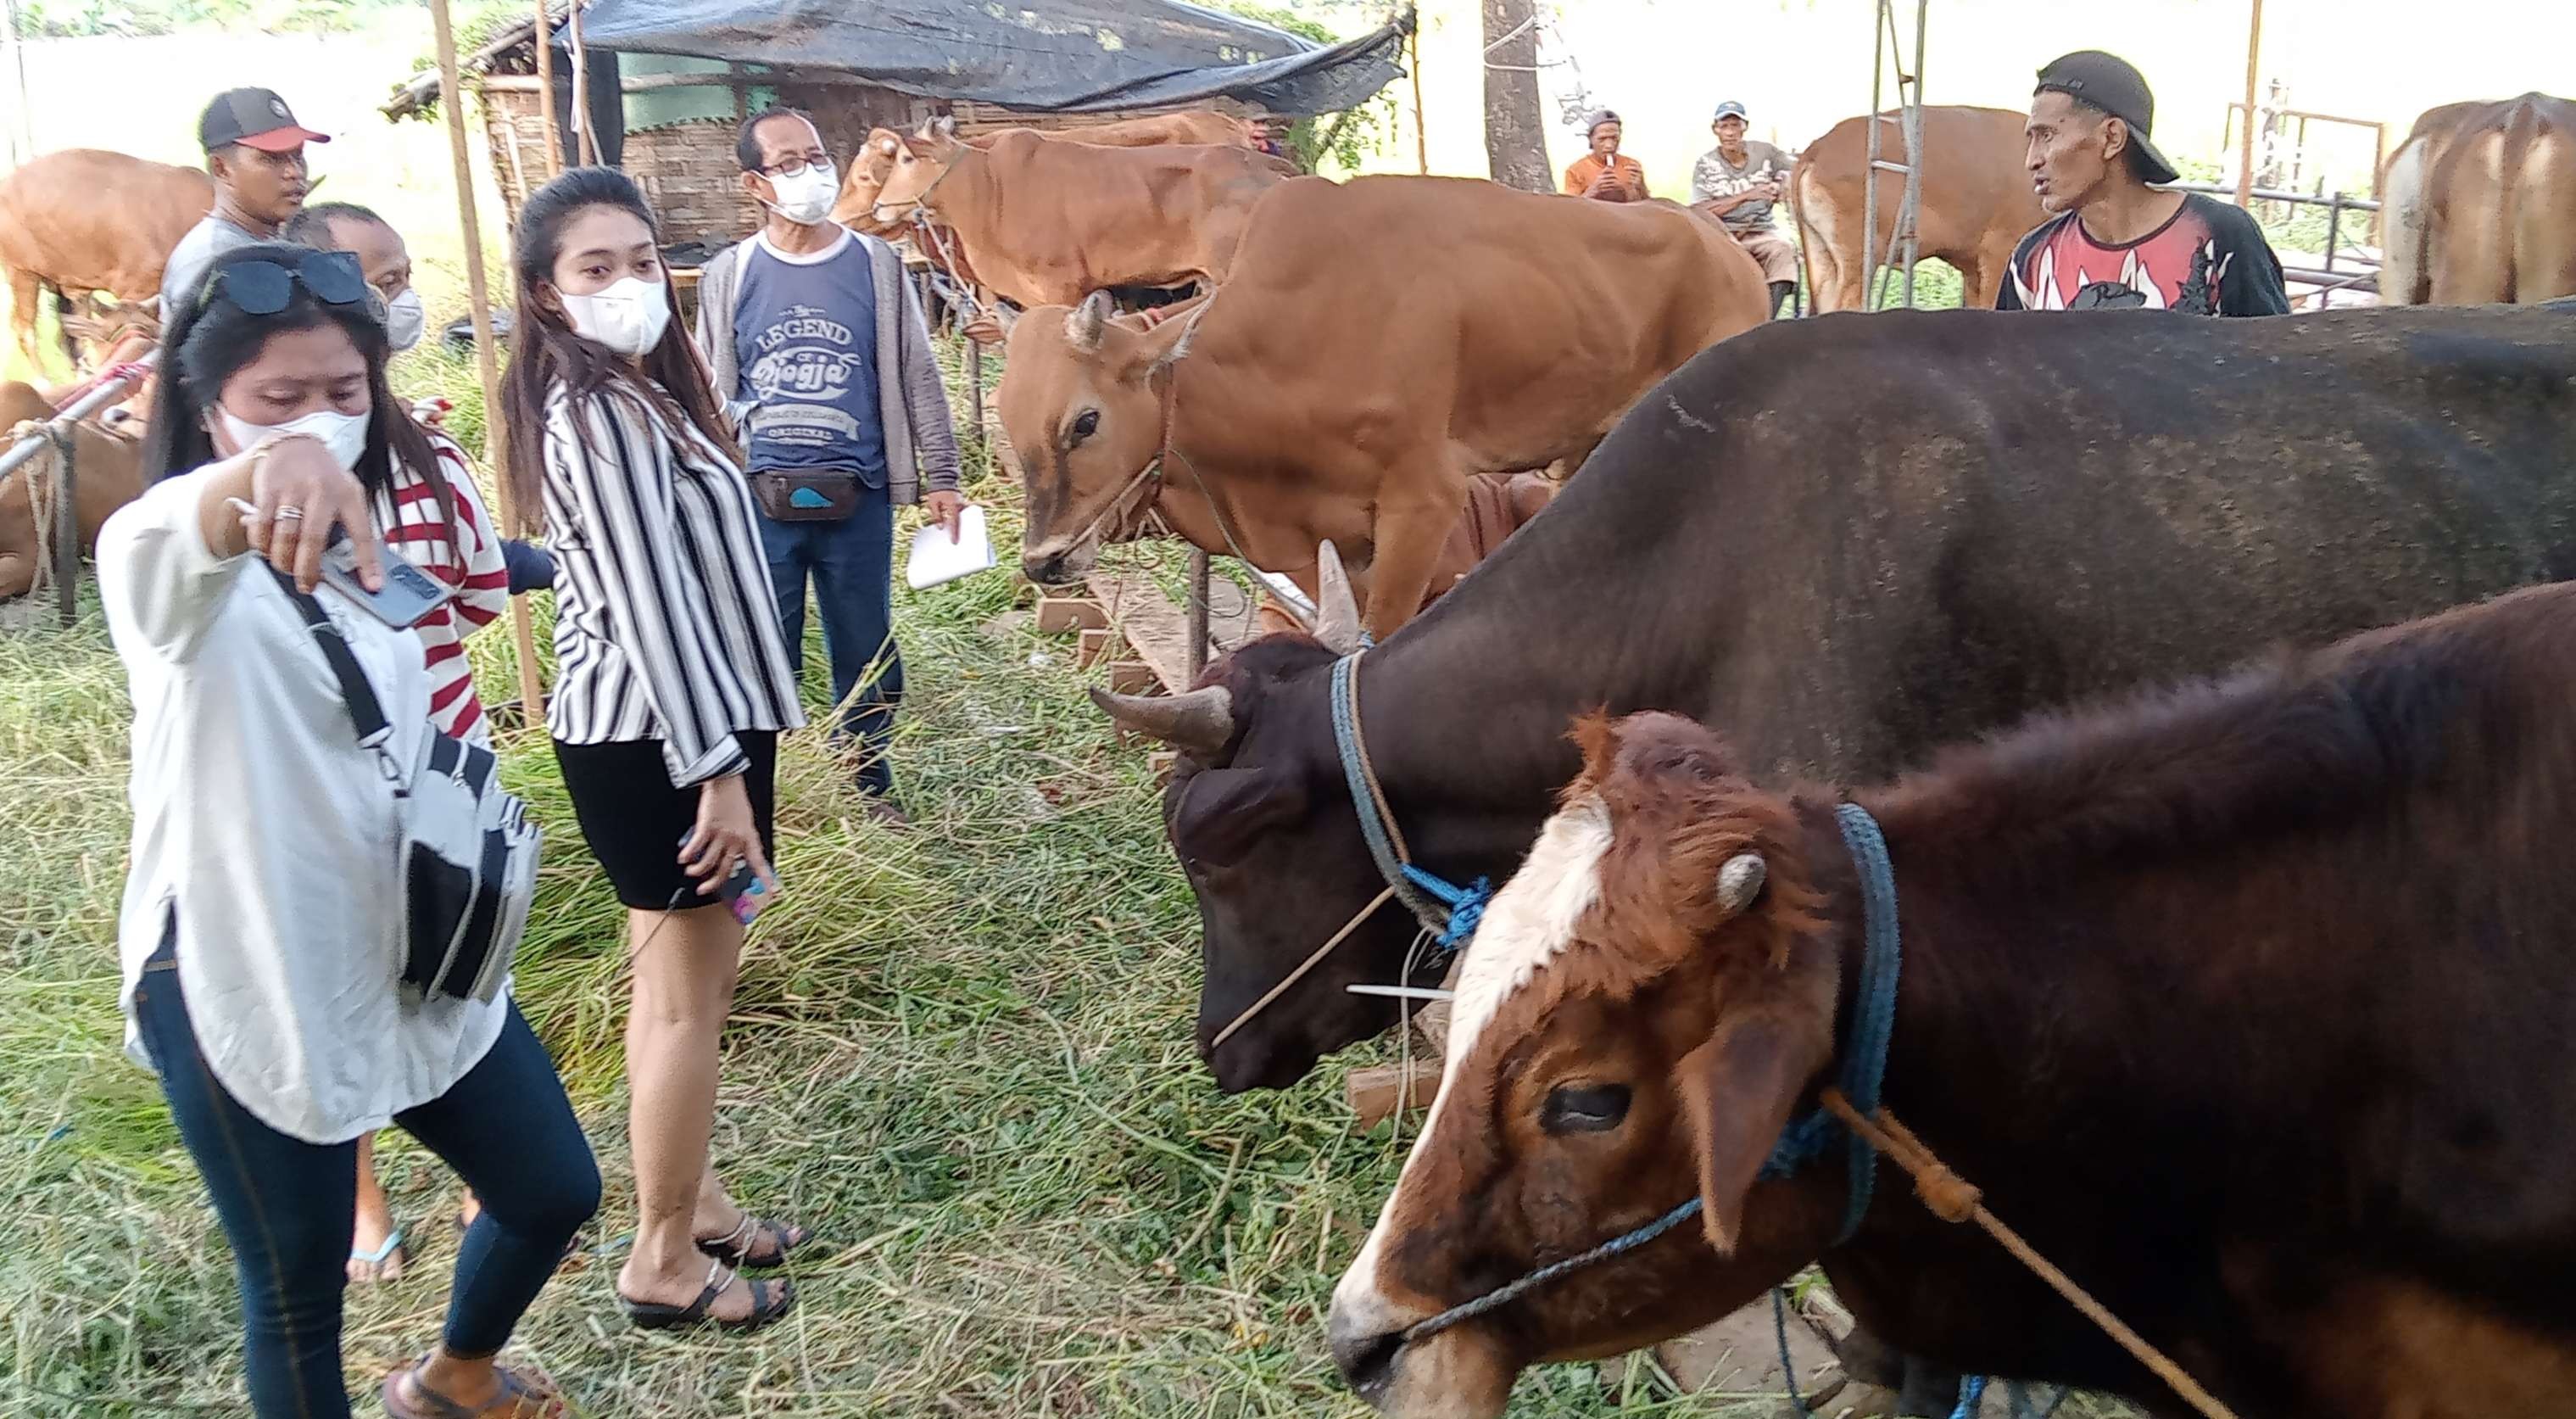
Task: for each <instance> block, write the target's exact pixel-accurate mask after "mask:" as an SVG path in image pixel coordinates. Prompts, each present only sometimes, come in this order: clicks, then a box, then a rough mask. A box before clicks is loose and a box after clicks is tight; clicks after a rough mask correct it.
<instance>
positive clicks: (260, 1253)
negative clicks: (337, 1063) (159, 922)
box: [134, 939, 599, 1419]
mask: <svg viewBox="0 0 2576 1419" xmlns="http://www.w3.org/2000/svg"><path fill="white" fill-rule="evenodd" d="M509 1011H510V1014H509V1019H508V1020H507V1021H506V1022H505V1023H504V1024H503V1025H502V1026H501V1037H500V1038H499V1039H498V1040H495V1041H494V1042H493V1044H492V1051H491V1053H489V1054H486V1055H485V1056H483V1059H482V1061H481V1062H480V1063H478V1064H476V1065H475V1066H474V1067H473V1068H472V1069H470V1070H468V1071H466V1074H465V1077H464V1078H462V1079H460V1080H458V1081H457V1082H456V1086H455V1087H454V1088H452V1089H449V1090H448V1091H447V1092H446V1093H445V1094H442V1095H440V1096H439V1097H438V1098H436V1099H433V1100H431V1101H430V1102H428V1103H426V1104H423V1105H421V1106H420V1107H419V1108H416V1109H412V1110H410V1111H408V1112H406V1113H403V1114H401V1115H400V1116H398V1117H397V1118H395V1120H394V1122H396V1123H398V1124H400V1125H402V1127H403V1130H404V1131H405V1132H407V1133H409V1134H410V1135H411V1136H412V1137H414V1138H417V1139H419V1140H420V1141H421V1142H422V1143H423V1144H426V1145H427V1146H428V1148H429V1150H430V1151H431V1152H433V1153H436V1154H437V1155H438V1156H439V1157H441V1158H443V1159H445V1160H446V1162H447V1164H448V1166H450V1167H452V1168H454V1169H455V1170H456V1173H457V1176H459V1177H462V1178H463V1179H465V1181H466V1183H467V1184H468V1185H470V1186H471V1187H472V1188H473V1189H474V1193H475V1196H477V1197H478V1198H480V1199H482V1202H483V1215H482V1216H480V1217H478V1218H476V1219H475V1220H474V1225H473V1226H472V1227H469V1228H467V1229H466V1232H465V1238H464V1240H463V1241H462V1242H461V1243H459V1244H458V1246H457V1251H456V1283H455V1287H454V1289H453V1290H452V1291H451V1292H450V1293H449V1296H448V1301H447V1326H446V1331H445V1334H444V1336H443V1340H444V1342H445V1344H446V1347H447V1350H448V1352H449V1353H450V1354H455V1355H463V1356H483V1355H492V1354H496V1353H498V1352H499V1351H500V1349H501V1347H502V1346H503V1345H504V1344H506V1343H508V1341H509V1339H510V1331H511V1330H512V1328H513V1327H515V1326H517V1325H518V1323H519V1317H520V1315H521V1314H523V1313H524V1312H525V1311H526V1310H527V1309H528V1306H529V1304H530V1303H531V1302H533V1301H535V1300H536V1298H537V1292H538V1291H539V1290H540V1289H542V1288H543V1287H544V1286H545V1284H546V1280H547V1278H548V1277H551V1276H553V1275H554V1273H555V1266H556V1264H557V1263H559V1262H561V1261H562V1260H563V1253H564V1246H565V1244H567V1243H569V1242H570V1241H571V1240H572V1238H573V1234H574V1233H575V1232H578V1231H579V1230H581V1224H582V1223H584V1222H587V1221H589V1220H590V1216H591V1214H592V1213H594V1212H596V1211H598V1210H599V1165H598V1164H597V1163H596V1162H594V1161H593V1160H592V1158H591V1155H590V1143H589V1141H588V1140H587V1139H585V1138H583V1137H582V1134H581V1125H580V1124H579V1123H577V1122H575V1121H574V1119H573V1115H572V1105H571V1104H570V1103H569V1102H567V1101H566V1100H565V1098H564V1091H563V1084H562V1082H561V1081H560V1080H558V1079H557V1078H556V1077H555V1067H554V1062H553V1061H552V1060H550V1059H548V1058H547V1057H546V1050H545V1046H543V1045H541V1044H539V1043H537V1037H536V1035H535V1034H534V1033H532V1032H531V1031H530V1030H529V1029H528V1022H527V1021H526V1020H524V1019H521V1018H520V1016H519V1008H518V1007H517V1006H516V1005H513V1006H511V1007H509ZM134 1014H135V1020H136V1024H137V1026H138V1028H139V1029H140V1030H141V1031H142V1034H143V1041H144V1043H145V1044H146V1045H147V1046H149V1047H150V1048H151V1051H152V1058H153V1060H154V1061H155V1062H156V1063H158V1064H159V1065H160V1068H161V1094H162V1097H164V1098H166V1099H168V1100H169V1101H170V1114H171V1117H172V1118H174V1119H176V1120H177V1121H178V1124H179V1137H180V1138H181V1139H182V1140H183V1141H185V1142H186V1143H187V1145H188V1152H189V1153H190V1154H191V1155H192V1156H193V1157H195V1159H196V1160H197V1171H198V1173H199V1174H200V1175H201V1176H203V1177H204V1178H205V1180H206V1191H207V1193H208V1194H209V1195H211V1196H212V1198H213V1200H214V1204H215V1217H216V1219H217V1220H218V1221H220V1222H221V1223H222V1224H223V1229H224V1237H225V1239H226V1240H227V1241H229V1242H230V1243H231V1244H232V1249H233V1269H234V1279H235V1281H236V1283H237V1284H238V1285H239V1287H240V1289H241V1307H242V1329H243V1332H244V1346H243V1349H244V1359H245V1362H246V1364H245V1368H246V1369H247V1370H248V1372H249V1380H250V1403H251V1412H252V1413H254V1414H256V1415H258V1416H259V1419H342V1416H345V1415H347V1414H348V1413H349V1396H348V1392H347V1390H346V1388H345V1387H344V1386H345V1381H344V1380H343V1378H342V1375H341V1370H340V1293H341V1291H342V1289H343V1288H344V1287H345V1286H346V1285H347V1284H348V1277H347V1271H346V1265H347V1262H348V1258H349V1236H350V1229H351V1225H352V1221H353V1219H354V1218H355V1216H356V1211H357V1205H358V1145H357V1144H356V1143H355V1142H354V1141H352V1142H348V1143H328V1144H324V1143H306V1142H304V1141H302V1140H301V1139H296V1138H289V1137H287V1136H286V1135H285V1134H283V1133H280V1132H278V1131H277V1130H276V1129H273V1128H270V1127H269V1126H268V1125H267V1124H264V1123H261V1122H260V1121H259V1120H258V1119H256V1118H253V1117H252V1116H251V1115H250V1113H249V1111H247V1110H245V1109H244V1108H243V1107H242V1106H241V1105H240V1104H239V1103H237V1102H235V1101H234V1099H233V1097H232V1095H231V1094H229V1093H227V1092H225V1090H224V1087H223V1085H222V1084H220V1083H218V1082H216V1079H215V1076H214V1074H213V1072H212V1071H210V1070H209V1069H207V1067H206V1059H205V1056H204V1055H203V1054H202V1053H200V1052H199V1051H198V1049H197V1037H196V1032H195V1031H194V1030H193V1029H192V1028H191V1027H190V1025H189V1024H188V1003H187V1001H186V999H185V998H183V997H182V995H181V994H180V990H179V972H178V961H177V958H176V957H175V956H174V955H173V954H172V943H171V942H170V941H169V940H168V939H164V940H163V942H162V944H161V949H160V950H159V951H158V952H156V953H155V954H154V955H153V957H152V959H151V961H150V962H149V963H147V964H146V965H145V966H144V968H143V979H142V982H141V983H140V984H138V985H136V986H135V988H134Z"/></svg>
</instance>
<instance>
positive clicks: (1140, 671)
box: [1109, 660, 1163, 695]
mask: <svg viewBox="0 0 2576 1419" xmlns="http://www.w3.org/2000/svg"><path fill="white" fill-rule="evenodd" d="M1162 688H1163V677H1162V676H1161V675H1159V674H1157V673H1156V672H1155V670H1154V667H1152V666H1150V665H1147V664H1146V663H1145V662H1143V661H1141V660H1113V661H1111V662H1109V693H1111V694H1113V695H1150V694H1153V693H1154V692H1155V691H1157V690H1160V689H1162Z"/></svg>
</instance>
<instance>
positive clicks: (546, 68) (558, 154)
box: [440, 0, 579, 197]
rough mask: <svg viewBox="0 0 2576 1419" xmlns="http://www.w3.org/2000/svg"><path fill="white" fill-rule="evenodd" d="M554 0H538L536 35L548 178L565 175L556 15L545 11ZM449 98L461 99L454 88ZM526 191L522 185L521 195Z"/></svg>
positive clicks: (539, 104)
mask: <svg viewBox="0 0 2576 1419" xmlns="http://www.w3.org/2000/svg"><path fill="white" fill-rule="evenodd" d="M552 3H554V0H537V28H536V31H535V35H534V38H535V39H536V44H535V45H534V46H533V47H534V48H535V50H536V57H537V121H538V122H540V123H543V124H544V125H545V129H546V180H547V181H548V182H552V181H553V180H554V179H556V178H558V177H560V176H562V175H563V129H562V128H561V127H559V126H557V123H556V119H555V37H554V33H553V28H554V21H553V17H552V16H550V15H548V14H547V13H546V6H548V5H550V4H552ZM575 3H579V0H575ZM440 81H441V82H442V83H443V82H445V76H444V75H442V76H441V79H440ZM448 102H450V103H455V102H458V96H457V95H456V94H455V93H454V92H453V91H451V92H450V93H449V95H448ZM526 195H527V193H526V191H525V189H524V188H523V189H522V190H521V192H520V196H522V197H525V196H526Z"/></svg>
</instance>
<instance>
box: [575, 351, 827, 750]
mask: <svg viewBox="0 0 2576 1419" xmlns="http://www.w3.org/2000/svg"><path fill="white" fill-rule="evenodd" d="M585 436H586V437H585ZM545 465H546V544H547V546H548V548H549V549H550V550H552V551H553V553H554V555H555V562H556V566H557V572H556V578H555V662H556V673H555V693H554V700H553V703H552V704H551V705H550V706H549V707H548V709H547V712H546V727H547V729H548V730H549V731H551V732H552V733H553V735H554V737H555V738H557V739H559V740H561V741H563V742H564V743H567V744H605V743H616V742H625V741H632V740H640V739H658V740H660V741H661V743H662V762H663V764H664V766H665V767H667V768H668V769H669V771H670V775H671V784H672V786H673V787H675V788H687V787H689V786H691V785H693V784H697V783H702V782H704V781H706V780H708V779H713V778H722V777H723V776H725V775H727V774H733V773H740V772H742V770H743V769H744V768H745V767H746V766H747V765H748V763H749V760H748V758H747V757H746V756H745V755H744V753H743V750H742V746H741V745H740V744H739V743H738V742H737V741H736V740H735V738H734V735H735V734H736V733H737V732H739V731H742V730H755V729H769V730H780V729H794V728H797V727H798V726H800V725H802V724H804V722H805V713H804V711H803V709H801V708H800V707H799V706H798V705H797V702H796V680H795V676H794V675H793V674H791V673H790V672H789V670H788V662H787V648H786V643H785V641H784V639H783V638H782V637H781V636H780V634H779V629H778V602H777V598H776V597H775V596H774V595H773V594H772V593H771V591H770V586H769V563H768V560H767V559H766V557H765V556H764V555H763V554H762V551H761V545H760V535H759V532H758V531H757V528H756V524H755V523H754V522H753V520H752V505H751V489H750V487H749V486H748V485H747V484H745V483H744V481H743V476H742V470H741V469H740V468H738V467H736V466H735V465H734V462H733V460H732V459H730V458H727V457H726V456H725V455H724V454H723V452H722V451H720V450H718V449H717V448H716V447H715V446H714V445H712V444H710V443H709V442H707V440H706V438H705V436H704V435H702V434H700V433H699V432H698V431H697V429H696V428H695V427H693V426H691V425H690V424H689V423H687V422H686V421H685V420H679V421H675V420H672V419H667V418H665V417H664V416H663V413H662V411H661V410H659V409H658V408H655V407H654V406H653V405H652V404H651V403H649V402H647V401H646V400H644V399H643V398H641V397H640V396H638V395H637V394H636V393H634V392H633V391H631V390H625V389H620V388H618V387H617V386H616V385H614V384H612V385H610V386H609V387H608V388H606V389H604V390H602V391H600V392H599V393H598V394H595V395H593V396H590V397H588V398H585V399H580V400H574V399H571V398H569V397H568V396H567V395H566V394H565V392H564V391H563V389H562V388H561V387H560V386H558V387H557V388H556V389H555V391H554V393H553V395H552V397H551V398H549V399H548V400H547V402H546V429H545Z"/></svg>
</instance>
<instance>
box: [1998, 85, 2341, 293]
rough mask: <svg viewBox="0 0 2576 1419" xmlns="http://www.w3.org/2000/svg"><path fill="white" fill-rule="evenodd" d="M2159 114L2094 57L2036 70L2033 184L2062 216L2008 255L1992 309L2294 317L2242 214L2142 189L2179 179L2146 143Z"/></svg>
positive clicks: (2139, 90) (2196, 198)
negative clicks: (2005, 274) (2004, 276)
mask: <svg viewBox="0 0 2576 1419" xmlns="http://www.w3.org/2000/svg"><path fill="white" fill-rule="evenodd" d="M2155 112H2156V100H2155V95H2154V94H2152V93H2150V92H2148V90H2147V81H2146V79H2145V77H2144V76H2142V75H2140V74H2139V73H2138V71H2137V69H2136V68H2135V67H2134V66H2132V65H2131V64H2130V63H2129V62H2128V61H2127V60H2124V59H2120V58H2116V57H2114V56H2112V55H2108V54H2104V53H2103V52H2101V51H2100V50H2096V49H2087V50H2081V51H2079V52H2077V53H2074V54H2070V55H2067V56H2066V57H2065V58H2063V59H2060V60H2058V61H2057V62H2056V63H2053V64H2051V65H2049V66H2048V67H2047V68H2045V69H2042V70H2040V71H2039V89H2038V92H2037V93H2036V94H2035V95H2034V96H2033V97H2032V99H2031V104H2030V126H2029V127H2028V128H2027V129H2026V130H2024V131H2025V132H2026V133H2027V134H2028V136H2029V139H2030V149H2029V156H2028V162H2029V166H2030V181H2031V186H2032V188H2033V189H2034V190H2036V191H2037V192H2038V194H2039V205H2040V207H2041V209H2042V210H2044V211H2048V212H2052V213H2055V214H2057V215H2056V216H2055V218H2054V219H2053V220H2051V221H2049V222H2048V223H2046V224H2045V225H2043V226H2041V227H2040V229H2039V230H2037V231H2035V232H2032V233H2031V234H2030V235H2028V236H2026V237H2023V238H2022V239H2021V245H2020V246H2018V247H2015V248H2014V249H2013V258H2012V268H2011V270H2010V272H2009V273H2008V278H2007V279H2006V280H2005V281H2004V285H2003V290H2002V292H2001V293H2000V294H1998V295H1997V297H1996V298H1995V308H1996V309H1998V310H2121V309H2149V310H2178V311H2184V312H2187V313H2189V314H2193V315H2285V314H2287V313H2288V312H2289V309H2290V298H2289V293H2288V292H2287V291H2286V290H2284V289H2283V288H2282V285H2281V262H2280V258H2278V257H2276V256H2274V255H2273V254H2272V246H2271V243H2269V242H2267V241H2265V240H2264V239H2263V232H2262V230H2261V229H2260V228H2258V227H2256V226H2255V225H2254V219H2253V218H2252V217H2249V216H2247V215H2246V214H2245V211H2244V209H2243V208H2240V207H2236V206H2232V205H2230V204H2228V203H2225V202H2220V201H2216V200H2214V199H2212V198H2208V197H2203V196H2200V195H2198V194H2196V193H2182V192H2164V191H2159V190H2157V189H2156V188H2154V187H2151V186H2149V185H2148V184H2150V183H2159V182H2171V181H2173V180H2174V177H2175V173H2174V167H2173V164H2172V163H2169V162H2167V161H2165V155H2164V154H2162V153H2160V152H2157V151H2156V147H2155V144H2153V143H2152V142H2149V141H2148V139H2147V130H2148V128H2149V127H2150V126H2151V125H2152V124H2153V123H2154V121H2155Z"/></svg>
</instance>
